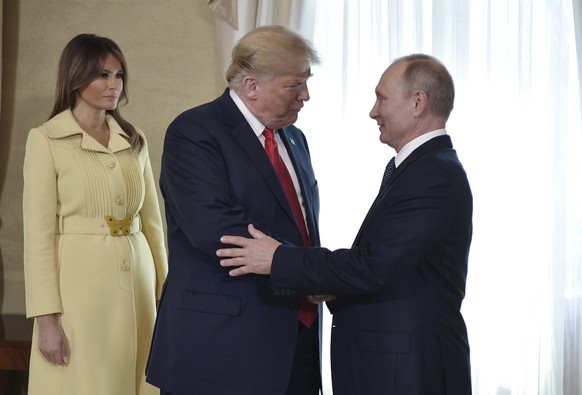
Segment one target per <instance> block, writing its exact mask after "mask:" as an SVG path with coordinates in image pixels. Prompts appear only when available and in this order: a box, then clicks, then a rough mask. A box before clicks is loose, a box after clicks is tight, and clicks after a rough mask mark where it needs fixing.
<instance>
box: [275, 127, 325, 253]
mask: <svg viewBox="0 0 582 395" xmlns="http://www.w3.org/2000/svg"><path fill="white" fill-rule="evenodd" d="M279 136H281V140H282V141H283V144H285V148H286V149H287V153H288V154H289V157H290V158H291V163H292V164H293V168H294V169H295V174H296V175H297V180H298V181H299V188H300V191H299V192H300V193H301V196H303V203H304V204H305V219H306V223H307V230H308V232H309V235H310V238H311V242H312V243H314V242H315V241H316V240H315V237H314V236H315V235H316V234H317V233H316V232H317V229H316V228H317V224H316V223H315V218H314V216H313V215H312V211H311V198H312V196H311V192H310V190H309V188H310V187H311V186H310V185H308V184H306V181H307V180H308V179H309V176H308V170H307V169H308V168H309V166H307V165H306V164H305V161H306V160H307V159H308V158H307V157H306V155H305V150H304V148H300V147H299V146H298V145H297V144H298V143H299V142H297V143H296V142H295V140H294V139H293V136H291V135H290V132H289V130H288V129H286V128H283V129H281V132H280V133H279Z"/></svg>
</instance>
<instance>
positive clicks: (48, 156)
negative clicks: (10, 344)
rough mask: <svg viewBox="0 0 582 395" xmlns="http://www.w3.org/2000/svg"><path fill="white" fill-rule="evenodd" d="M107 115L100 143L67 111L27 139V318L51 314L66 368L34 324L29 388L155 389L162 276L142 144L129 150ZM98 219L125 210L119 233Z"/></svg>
mask: <svg viewBox="0 0 582 395" xmlns="http://www.w3.org/2000/svg"><path fill="white" fill-rule="evenodd" d="M107 122H108V124H109V130H110V140H109V146H108V148H105V147H103V146H102V145H101V144H99V143H98V142H97V141H96V140H95V139H93V138H92V137H91V136H90V135H88V134H87V133H86V132H84V131H83V130H82V129H81V128H80V127H79V125H78V124H77V123H76V121H75V119H74V118H73V114H72V112H71V111H70V110H67V111H64V112H62V113H60V114H58V115H56V116H55V117H53V118H52V119H51V120H49V121H48V122H46V123H45V124H43V125H42V126H41V127H39V128H35V129H32V130H31V131H30V134H29V136H28V141H27V144H26V156H25V160H24V197H23V212H24V268H25V285H26V310H27V316H28V317H36V316H39V315H44V314H51V313H60V320H61V325H62V327H63V329H64V332H65V334H66V336H67V340H68V347H69V352H70V354H69V358H68V359H69V361H68V364H67V365H66V366H54V365H51V364H50V363H49V362H47V361H46V359H45V358H44V357H43V356H42V354H41V353H40V351H39V350H38V327H37V325H36V324H35V332H34V335H33V345H32V355H31V362H30V381H29V394H30V395H41V394H42V395H143V394H149V393H152V394H154V393H155V394H157V393H159V392H158V391H157V390H156V389H155V388H154V387H152V386H150V385H149V384H145V381H144V377H145V376H144V371H145V365H146V361H147V357H148V352H149V346H150V340H151V335H152V330H153V327H154V320H155V314H156V298H158V299H159V297H160V294H161V288H162V284H163V282H164V279H165V276H166V273H167V257H166V250H165V246H164V236H163V229H162V221H161V216H160V211H159V206H158V199H157V194H156V187H155V183H154V179H153V176H152V170H151V165H150V161H149V155H148V150H147V146H145V147H144V148H143V149H142V150H141V152H140V153H139V154H135V153H132V151H131V150H130V149H129V148H130V146H129V143H128V142H127V141H126V139H125V138H124V137H122V136H127V135H126V134H125V132H124V131H123V130H122V129H121V127H120V126H119V124H118V123H117V122H116V121H115V120H114V119H113V118H112V117H110V116H109V115H108V116H107ZM138 132H139V133H140V134H141V133H142V132H141V131H138ZM142 136H143V134H142ZM105 216H111V217H114V218H116V219H117V220H122V219H124V218H126V217H128V216H132V217H134V218H133V221H132V222H131V226H130V225H129V221H126V222H125V223H122V224H121V225H120V226H119V228H122V229H123V230H125V231H126V232H127V233H128V235H123V236H113V235H112V234H111V233H110V232H111V227H110V225H109V223H108V222H107V221H106V219H105ZM116 224H117V221H116V220H113V225H116ZM113 228H114V229H115V228H116V226H113Z"/></svg>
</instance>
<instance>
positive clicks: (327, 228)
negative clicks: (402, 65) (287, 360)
mask: <svg viewBox="0 0 582 395" xmlns="http://www.w3.org/2000/svg"><path fill="white" fill-rule="evenodd" d="M581 8H582V3H581V2H579V1H577V0H574V1H572V0H552V1H538V0H521V1H519V2H502V1H497V0H474V1H473V0H472V1H471V2H468V1H465V0H447V1H442V0H414V1H410V0H343V1H340V0H318V1H317V7H316V10H315V12H316V16H315V29H314V38H313V41H314V44H315V47H316V48H317V49H318V50H319V51H320V53H321V55H322V58H323V64H322V65H321V66H320V67H318V68H316V69H315V71H314V77H313V78H312V79H311V80H310V92H311V102H310V103H309V104H308V105H307V106H306V107H305V108H304V109H303V110H302V116H301V117H300V120H299V122H300V123H301V124H302V125H307V126H305V127H304V129H305V130H306V131H307V132H308V133H309V131H310V130H317V131H318V132H317V133H309V134H308V138H309V142H310V147H311V152H312V159H313V164H314V168H315V170H316V172H317V175H318V180H319V183H320V193H321V203H322V204H321V207H322V215H321V220H320V225H321V234H322V240H323V244H324V245H326V246H331V247H345V246H347V245H350V243H351V238H352V237H353V236H354V235H353V232H354V231H355V230H357V228H358V226H359V223H360V222H361V219H362V218H363V217H364V215H365V211H366V210H367V208H368V207H369V204H370V201H369V199H368V197H369V196H375V191H376V190H377V187H378V185H379V180H380V179H381V176H382V175H381V173H382V170H383V168H384V165H385V163H386V162H387V160H388V159H389V158H390V156H392V155H393V152H392V150H390V149H388V148H387V147H384V146H382V145H381V144H379V143H378V141H377V127H376V125H375V123H374V122H373V121H372V120H370V119H369V118H368V114H369V111H370V109H371V107H372V105H373V103H374V87H375V84H376V83H377V81H378V79H379V77H380V74H381V72H382V71H383V70H384V69H385V68H386V67H387V66H388V65H389V64H390V62H391V61H392V60H394V59H395V58H396V57H398V56H403V55H407V54H410V53H415V52H424V53H428V54H432V55H434V56H436V57H437V58H439V59H440V60H441V61H442V62H443V63H444V64H445V65H446V66H447V68H448V69H449V70H450V72H451V74H452V75H453V78H454V80H455V85H456V90H457V92H456V100H455V109H454V110H453V113H452V115H451V118H450V120H449V122H448V125H447V130H448V132H449V134H450V135H451V137H452V139H453V142H454V144H455V147H456V149H457V150H458V152H459V156H460V158H461V160H462V162H463V163H464V165H465V168H466V170H467V173H468V175H469V180H470V182H471V186H472V189H473V194H474V203H475V211H474V217H473V220H474V238H473V244H472V247H471V255H470V260H469V278H468V282H467V295H466V299H465V302H464V305H463V314H464V316H465V318H466V321H467V325H468V328H469V338H470V342H471V347H472V357H471V362H472V367H473V383H474V395H500V394H508V395H509V394H511V395H531V394H544V395H573V394H582V382H581V377H582V370H581V369H582V364H581V361H582V341H581V340H582V226H581V224H582V177H580V174H582V155H580V154H579V151H580V147H582V133H580V130H582V127H581V119H582V113H581V105H580V104H581V98H580V97H581V96H580V78H579V76H580V70H581V67H580V66H581V65H582V61H581V60H580V58H581V57H582V56H581V53H582V51H580V50H578V51H576V50H575V49H576V48H580V47H581V46H582V40H581V37H582V36H581V35H580V31H581V30H582V26H581V24H580V22H581V14H580V12H581ZM576 33H577V34H576ZM329 141H333V144H334V149H333V150H330V149H329ZM346 158H348V159H347V160H346ZM346 184H349V185H350V190H351V191H353V192H351V193H350V198H349V200H350V203H349V204H350V208H349V210H346V207H345V203H346V202H345V199H338V196H345V193H346V191H345V185H346ZM347 211H349V212H347ZM340 213H341V215H339V214H340ZM329 394H331V392H330V391H329V390H328V392H326V393H325V395H329Z"/></svg>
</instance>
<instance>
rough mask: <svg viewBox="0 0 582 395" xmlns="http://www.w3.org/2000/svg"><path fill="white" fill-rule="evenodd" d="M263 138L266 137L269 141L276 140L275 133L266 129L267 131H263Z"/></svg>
mask: <svg viewBox="0 0 582 395" xmlns="http://www.w3.org/2000/svg"><path fill="white" fill-rule="evenodd" d="M263 136H265V138H266V139H269V140H271V139H274V138H275V131H274V130H273V129H269V128H265V130H263Z"/></svg>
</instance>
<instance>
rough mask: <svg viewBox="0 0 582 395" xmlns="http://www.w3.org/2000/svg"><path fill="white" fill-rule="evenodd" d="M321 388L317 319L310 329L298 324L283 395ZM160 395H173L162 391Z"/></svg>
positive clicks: (307, 394) (309, 393)
mask: <svg viewBox="0 0 582 395" xmlns="http://www.w3.org/2000/svg"><path fill="white" fill-rule="evenodd" d="M320 388H321V374H320V369H319V318H318V319H316V320H315V322H314V323H313V325H312V326H311V328H307V327H305V326H304V325H303V324H301V323H300V322H298V332H297V346H296V348H295V357H294V358H293V370H292V371H291V378H290V379H289V386H288V387H287V392H286V393H285V395H317V394H319V389H320ZM160 395H182V394H173V393H170V392H166V391H164V390H161V391H160Z"/></svg>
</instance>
